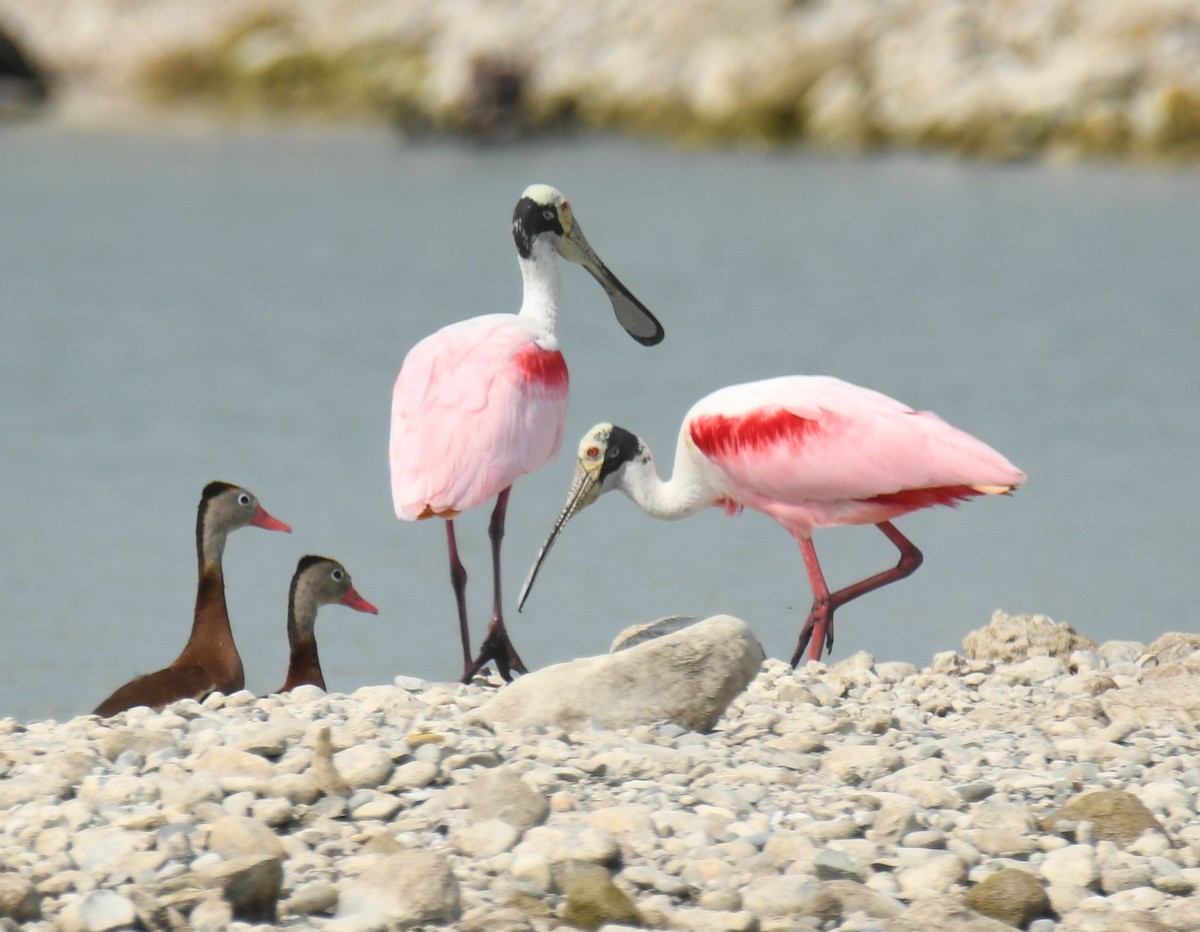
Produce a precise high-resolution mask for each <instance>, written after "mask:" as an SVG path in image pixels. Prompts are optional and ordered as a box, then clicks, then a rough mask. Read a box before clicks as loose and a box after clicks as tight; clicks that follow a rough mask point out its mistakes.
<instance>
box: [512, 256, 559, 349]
mask: <svg viewBox="0 0 1200 932" xmlns="http://www.w3.org/2000/svg"><path fill="white" fill-rule="evenodd" d="M517 261H518V262H519V263H520V265H521V279H522V281H523V282H524V295H523V298H522V300H521V311H520V316H521V317H523V318H525V319H526V320H528V321H529V322H530V323H532V324H533V325H535V326H536V327H537V328H538V329H539V330H542V331H544V332H545V333H547V334H550V335H551V336H553V335H554V328H555V325H556V324H557V323H558V307H559V298H560V296H561V294H562V277H561V275H560V274H559V266H558V250H557V249H556V248H555V247H554V244H553V242H552V241H551V240H550V238H549V237H546V236H539V237H537V238H536V239H534V240H533V242H532V243H531V244H530V248H529V255H528V256H524V255H518V258H517Z"/></svg>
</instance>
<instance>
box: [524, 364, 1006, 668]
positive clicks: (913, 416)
mask: <svg viewBox="0 0 1200 932" xmlns="http://www.w3.org/2000/svg"><path fill="white" fill-rule="evenodd" d="M1024 481H1025V474H1024V473H1022V472H1021V471H1020V470H1019V469H1017V468H1016V467H1015V466H1013V464H1012V463H1010V462H1009V461H1008V460H1007V459H1005V458H1004V457H1003V456H1001V455H1000V454H999V453H997V452H996V451H995V450H993V449H992V448H991V447H989V446H987V445H986V444H984V443H983V442H982V441H979V440H976V439H975V438H974V437H972V436H971V435H970V434H967V433H964V432H963V431H961V430H958V429H957V428H955V427H951V426H950V425H949V424H947V423H946V422H945V421H943V420H942V419H941V418H940V417H938V416H937V415H936V414H933V413H931V412H928V411H914V410H913V409H912V408H910V407H908V406H907V405H904V404H901V403H900V402H899V401H896V400H894V399H892V398H889V397H888V396H887V395H883V394H880V393H879V392H876V391H872V390H871V389H868V388H860V387H858V386H857V385H851V384H850V383H848V382H843V381H841V380H840V379H835V378H830V377H828V376H799V375H797V376H783V377H782V378H775V379H766V380H763V381H759V382H747V383H745V384H742V385H732V386H729V387H727V388H722V389H718V390H717V391H715V392H713V393H712V394H710V395H707V396H706V397H704V398H702V399H701V400H700V401H698V402H696V404H695V405H693V406H692V409H691V410H690V411H689V412H688V413H687V416H686V417H685V418H684V419H683V427H682V429H681V430H680V432H679V442H678V444H677V446H676V449H675V467H674V472H673V473H672V475H671V478H670V479H669V480H667V481H665V482H664V481H663V480H662V479H660V478H659V477H658V473H657V471H656V470H655V467H654V457H653V455H652V454H651V452H650V448H649V447H648V446H647V445H646V443H645V441H643V440H642V439H641V438H639V437H637V436H635V435H634V434H632V433H630V432H629V431H627V430H625V429H624V428H621V427H617V426H615V425H613V424H597V425H596V426H595V427H593V428H592V429H591V430H589V431H588V432H587V433H586V434H585V435H584V437H583V440H582V441H581V442H580V444H579V460H578V464H577V465H576V468H575V476H574V479H573V481H572V483H571V488H570V491H569V493H568V495H567V503H566V506H565V507H564V508H563V510H562V513H561V514H560V515H559V518H558V521H557V522H556V523H555V525H554V528H553V530H552V531H551V532H550V536H549V537H548V538H547V540H546V543H545V544H544V545H543V546H542V549H541V552H540V553H539V554H538V556H537V559H536V561H535V562H534V564H533V567H532V569H531V570H530V572H529V576H528V578H527V579H526V581H525V585H524V587H522V590H521V595H520V597H519V599H518V602H517V608H518V610H520V608H521V607H522V606H524V604H525V599H526V598H527V597H528V595H529V590H530V588H531V587H532V586H533V581H534V579H535V578H536V577H537V573H538V569H539V568H540V567H541V565H542V561H543V560H545V558H546V554H547V553H548V552H549V550H550V547H551V546H552V545H553V544H554V541H555V539H556V538H557V537H558V535H559V533H560V532H561V531H562V529H563V527H564V525H566V523H567V522H568V521H569V520H570V519H571V518H572V517H573V516H574V515H576V514H578V513H579V512H580V511H581V510H582V509H583V508H586V507H587V506H588V505H590V504H591V503H592V502H594V501H595V500H596V499H598V498H599V497H600V496H601V495H603V494H604V493H605V492H611V491H612V490H613V489H620V490H621V491H622V492H624V493H625V494H626V495H627V496H629V498H631V499H633V501H634V502H635V503H636V504H637V506H638V507H639V508H641V509H642V510H643V511H645V512H646V513H647V514H649V515H650V516H652V517H655V518H663V519H666V520H674V519H677V518H686V517H688V516H689V515H694V514H696V513H697V512H699V511H701V510H702V509H705V508H709V507H711V506H713V505H719V506H721V507H723V508H724V509H725V510H726V512H728V513H730V514H735V513H737V512H739V511H741V510H742V509H743V508H749V509H751V510H753V511H760V512H762V513H763V514H765V515H767V516H768V517H771V518H773V519H774V520H775V521H777V522H778V523H779V524H781V525H783V527H784V528H785V529H786V530H787V531H788V532H789V533H790V534H791V535H792V537H794V538H795V539H796V542H797V543H799V545H800V552H801V554H802V555H803V557H804V567H805V570H806V571H807V572H808V579H809V583H810V584H811V586H812V593H813V604H812V610H811V611H810V612H809V615H808V618H807V620H806V621H805V623H804V627H803V629H802V630H801V632H800V639H799V642H798V643H797V645H796V651H795V653H794V654H793V655H792V666H795V665H796V664H797V663H799V661H800V657H801V655H802V654H803V653H804V649H805V647H806V646H808V644H809V642H810V639H811V643H812V648H811V651H810V653H809V659H810V660H818V659H820V657H821V651H822V649H823V648H827V649H832V647H833V613H834V611H835V610H836V609H837V608H838V607H840V606H842V605H845V604H846V603H847V602H849V601H851V600H852V599H857V598H858V597H859V596H861V595H865V594H866V593H868V592H871V591H873V590H875V589H878V588H880V587H881V586H885V585H887V584H888V583H890V582H895V581H896V580H898V579H903V578H904V577H905V576H908V575H910V574H911V573H913V572H914V571H915V570H916V569H917V567H919V566H920V565H921V560H922V557H921V551H919V550H918V549H917V548H916V547H915V546H914V545H913V544H912V542H911V541H909V540H908V538H906V537H905V536H904V535H903V534H901V533H900V531H898V530H897V529H896V527H895V526H894V525H893V524H892V523H891V522H892V519H894V518H898V517H900V516H901V515H905V514H908V513H909V512H911V511H916V510H918V509H921V508H928V507H930V506H932V505H956V504H958V502H960V501H964V500H965V499H968V498H973V497H975V496H978V495H1002V494H1007V493H1009V492H1011V491H1012V490H1013V489H1015V488H1016V487H1017V486H1018V485H1020V484H1021V483H1022V482H1024ZM843 524H874V525H875V526H876V527H878V528H879V530H880V531H882V532H883V534H884V536H886V537H887V539H888V540H889V541H891V542H892V543H893V544H894V545H895V546H896V548H897V549H898V550H899V551H900V560H899V562H898V563H897V564H896V565H895V566H894V567H892V568H891V569H887V570H884V571H883V572H880V573H876V574H875V575H874V576H870V577H868V578H867V579H864V580H862V581H860V582H857V583H854V584H853V585H850V586H847V587H845V588H844V589H838V590H836V591H834V592H830V591H829V587H828V586H827V585H826V583H825V577H824V574H823V573H822V572H821V566H820V564H819V563H818V562H817V552H816V549H815V548H814V547H813V542H812V535H813V531H814V530H816V529H817V528H823V527H836V526H838V525H843Z"/></svg>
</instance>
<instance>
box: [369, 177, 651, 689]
mask: <svg viewBox="0 0 1200 932" xmlns="http://www.w3.org/2000/svg"><path fill="white" fill-rule="evenodd" d="M512 233H513V240H514V241H515V243H516V247H517V261H518V263H519V265H520V268H521V276H522V279H523V281H524V297H523V300H522V303H521V309H520V311H519V312H518V313H516V314H489V315H486V316H483V317H473V318H471V319H469V320H464V321H461V322H459V323H455V324H451V325H449V326H447V327H444V328H442V329H441V330H439V331H437V332H436V333H434V334H433V335H431V336H429V337H426V338H425V339H424V340H422V341H421V342H420V343H418V344H417V345H416V346H414V347H413V348H412V349H411V350H410V351H409V353H408V356H407V357H406V358H405V360H404V365H403V366H402V367H401V369H400V374H399V376H397V378H396V384H395V388H394V390H393V392H392V426H391V444H390V450H389V454H390V460H391V477H392V502H393V504H394V505H395V509H396V515H397V517H399V518H400V519H402V520H404V521H415V520H421V519H425V518H434V517H437V518H442V519H444V520H445V522H446V540H447V545H448V547H449V551H450V579H451V584H452V586H453V588H454V597H455V601H456V603H457V606H458V623H459V630H460V633H461V637H462V651H463V674H462V679H463V681H464V682H467V681H469V680H470V679H471V678H472V677H474V675H475V674H476V673H477V672H478V671H479V670H480V669H481V668H482V667H483V665H484V664H486V663H488V662H489V661H495V663H496V667H497V669H498V670H499V671H500V675H501V676H503V677H504V678H505V679H506V680H507V679H511V671H512V670H516V671H517V672H518V673H524V672H525V665H524V663H522V662H521V658H520V657H519V656H518V654H517V652H516V650H514V648H513V646H512V642H511V641H510V640H509V637H508V632H507V631H506V630H505V627H504V613H503V605H502V599H501V591H500V545H501V541H502V539H503V537H504V517H505V513H506V511H507V509H508V497H509V493H510V491H511V489H512V485H513V483H514V482H515V481H516V480H517V479H518V478H519V477H520V476H522V475H524V474H526V473H530V472H533V471H535V470H537V469H540V468H541V467H542V466H544V465H545V464H546V463H547V462H548V461H549V460H550V459H551V458H553V457H554V455H555V454H556V453H558V448H559V446H560V445H561V444H562V433H563V426H564V424H565V422H566V416H567V385H568V378H567V367H566V364H565V363H564V362H563V357H562V353H560V352H559V348H558V340H557V338H556V336H555V325H556V322H557V320H558V311H559V296H560V290H561V285H560V279H559V268H558V257H559V256H561V257H562V258H564V259H567V260H569V261H571V262H574V263H577V264H579V265H582V266H583V267H584V268H585V269H587V270H588V272H590V273H591V274H592V276H593V277H594V278H595V279H596V281H597V282H599V283H600V286H601V287H602V288H603V289H604V292H605V293H606V294H607V295H608V297H609V300H610V301H611V303H612V308H613V311H614V313H615V314H616V316H617V321H618V322H619V323H620V324H621V326H622V327H624V328H625V330H626V332H628V333H629V335H630V336H632V337H633V338H634V339H635V340H636V341H637V342H639V343H641V344H642V345H644V346H653V345H654V344H656V343H658V342H660V341H661V340H662V338H663V328H662V325H661V324H659V322H658V321H657V320H656V319H655V317H654V315H653V314H651V313H650V311H648V310H647V309H646V307H645V306H644V305H643V304H642V303H641V302H640V301H638V299H637V298H635V297H634V296H633V295H632V294H631V293H630V292H629V290H628V289H627V288H626V287H625V286H624V285H622V284H621V282H620V281H619V280H618V279H617V277H616V276H615V275H613V273H612V272H610V271H609V270H608V267H607V266H606V265H605V264H604V263H603V262H601V261H600V258H599V257H598V256H597V255H596V253H595V252H594V251H593V250H592V247H591V246H590V245H588V241H587V239H586V238H585V237H584V235H583V230H582V229H580V226H579V223H578V221H576V219H575V215H574V212H573V211H572V209H571V205H570V203H569V202H568V201H567V200H566V198H565V197H563V195H562V193H561V192H559V191H557V190H556V189H554V188H552V187H550V186H548V185H544V184H535V185H531V186H530V187H528V188H526V189H525V191H524V193H523V194H522V195H521V199H520V200H519V201H518V202H517V206H516V209H515V210H514V211H513V218H512ZM493 498H494V499H495V500H496V504H495V507H494V508H493V510H492V517H491V521H490V523H489V525H488V536H489V538H490V540H491V550H492V620H491V624H490V626H489V627H488V631H487V634H486V636H485V637H484V641H483V644H482V646H481V648H480V652H479V654H478V656H475V657H472V654H471V644H470V631H469V628H468V624H467V607H466V581H467V573H466V569H465V568H464V567H463V564H462V561H461V559H460V558H459V555H458V545H457V542H456V540H455V534H454V518H455V516H456V515H458V514H460V513H461V512H464V511H466V510H468V509H470V508H477V507H479V506H480V505H483V504H484V503H485V502H488V501H490V500H491V499H493Z"/></svg>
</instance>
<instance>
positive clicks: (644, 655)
mask: <svg viewBox="0 0 1200 932" xmlns="http://www.w3.org/2000/svg"><path fill="white" fill-rule="evenodd" d="M764 659H765V655H764V654H763V649H762V646H761V645H760V644H759V643H758V641H757V640H756V639H755V638H754V635H753V634H752V633H751V631H750V628H749V627H748V626H747V625H746V623H745V622H743V621H741V620H739V619H737V618H733V617H731V616H729V615H717V616H714V617H712V618H708V619H706V620H704V621H702V622H698V623H697V624H695V625H692V626H690V627H688V628H685V629H683V630H682V631H678V632H676V633H674V634H669V635H666V636H664V637H661V638H656V639H654V640H651V641H647V642H645V643H642V644H638V645H637V646H635V647H631V648H629V649H627V650H622V651H618V652H617V653H615V654H607V655H604V656H600V657H586V658H583V659H581V660H575V661H571V662H569V663H562V664H556V665H554V666H551V667H546V668H545V669H542V670H538V671H536V672H534V673H531V674H529V675H528V676H525V677H522V678H521V679H520V680H518V681H517V682H515V683H513V684H512V685H511V686H506V687H505V688H504V689H502V690H501V691H500V692H499V693H498V694H497V695H496V697H495V698H494V699H492V700H491V701H490V702H488V703H486V704H485V705H483V706H482V707H481V708H480V709H479V710H478V712H477V715H478V718H479V719H481V720H482V721H485V722H488V723H505V724H509V725H550V726H554V727H557V728H562V729H564V730H566V731H578V730H579V729H581V728H588V727H601V728H629V727H633V726H635V725H641V724H651V723H654V722H660V721H670V722H675V723H676V724H678V725H681V726H682V727H684V728H689V729H692V730H695V731H700V732H706V731H710V730H712V728H713V726H714V725H716V723H717V721H718V719H719V718H720V717H721V714H722V713H723V712H724V711H725V709H726V707H727V706H728V705H729V703H730V702H731V701H732V700H733V699H734V697H736V696H737V695H738V694H739V693H740V692H741V691H742V690H744V689H745V688H746V685H747V684H748V683H749V682H750V681H751V680H752V679H754V677H755V676H756V675H757V673H758V670H759V668H760V667H761V666H762V662H763V660H764Z"/></svg>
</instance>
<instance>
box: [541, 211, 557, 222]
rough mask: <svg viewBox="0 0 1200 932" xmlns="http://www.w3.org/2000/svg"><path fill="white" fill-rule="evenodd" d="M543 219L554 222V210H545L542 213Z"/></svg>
mask: <svg viewBox="0 0 1200 932" xmlns="http://www.w3.org/2000/svg"><path fill="white" fill-rule="evenodd" d="M542 219H543V220H553V219H554V211H552V210H543V211H542Z"/></svg>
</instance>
